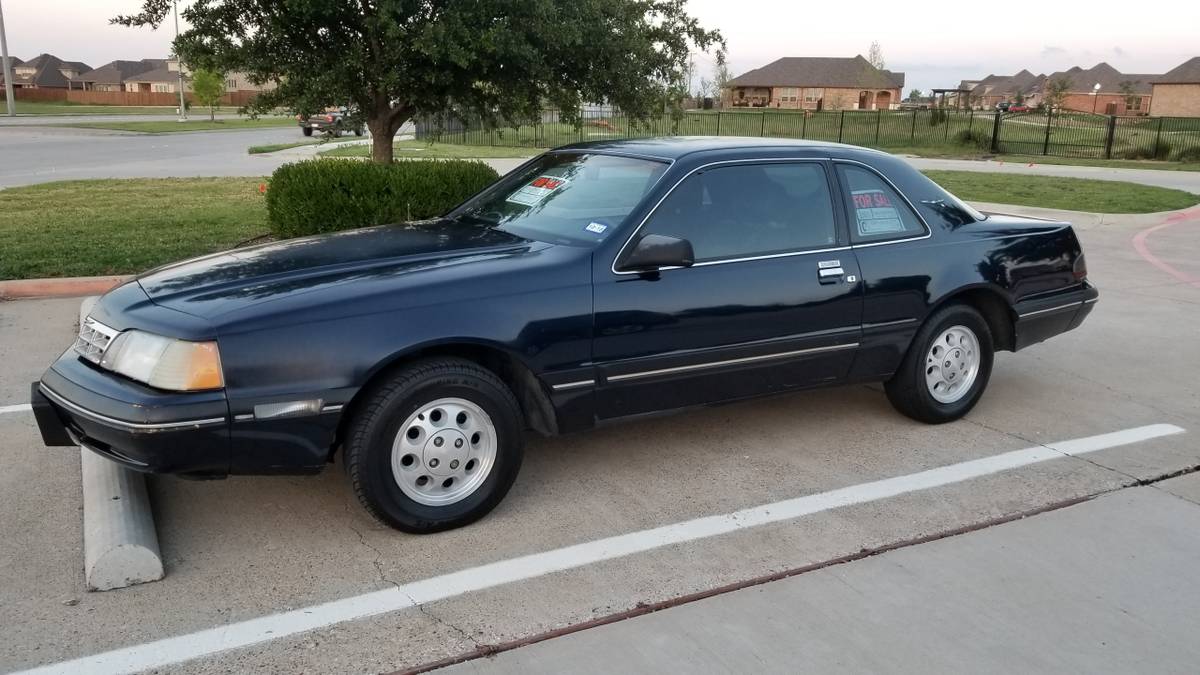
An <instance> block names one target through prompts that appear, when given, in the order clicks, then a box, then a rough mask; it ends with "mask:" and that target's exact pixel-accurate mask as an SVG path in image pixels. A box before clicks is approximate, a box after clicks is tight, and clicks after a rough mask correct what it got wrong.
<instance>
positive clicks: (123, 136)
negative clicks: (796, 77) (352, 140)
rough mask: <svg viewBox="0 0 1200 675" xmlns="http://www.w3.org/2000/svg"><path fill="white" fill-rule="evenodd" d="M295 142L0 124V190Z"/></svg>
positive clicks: (213, 168) (1141, 174) (281, 158)
mask: <svg viewBox="0 0 1200 675" xmlns="http://www.w3.org/2000/svg"><path fill="white" fill-rule="evenodd" d="M142 118H143V117H142V116H139V117H138V119H142ZM0 119H3V118H0ZM17 119H18V120H27V119H29V118H17ZM88 119H89V120H90V119H92V118H91V117H89V118H88ZM301 138H302V137H301V135H300V131H299V129H297V128H292V127H284V128H277V129H254V130H247V131H213V132H203V131H195V132H188V133H179V134H134V133H128V132H115V131H99V130H89V129H71V128H67V127H47V126H42V127H32V126H25V127H17V126H11V125H6V124H4V123H3V122H0V188H3V187H13V186H17V185H31V184H35V183H45V182H49V181H55V180H72V179H81V178H161V177H186V176H262V175H267V174H269V173H271V172H272V171H274V170H275V169H276V168H277V167H279V166H280V165H282V164H284V163H286V162H291V161H296V160H297V159H303V158H305V157H310V156H312V155H313V154H314V153H315V151H316V150H315V149H314V148H297V149H295V150H289V151H284V152H279V153H272V154H270V155H248V154H246V149H247V148H248V147H250V146H251V145H265V144H270V143H286V142H289V141H296V140H300V139H301ZM486 161H487V162H488V163H489V164H491V165H492V166H493V167H494V168H496V170H497V171H499V172H500V173H502V174H503V173H506V172H507V171H509V170H511V169H512V168H514V167H515V166H517V165H518V164H520V163H521V160H519V159H491V160H486ZM909 161H910V162H911V163H912V164H913V165H914V166H916V167H917V168H918V169H956V170H962V171H993V172H1003V173H1015V174H1031V175H1046V176H1066V177H1076V178H1098V179H1103V180H1124V181H1130V182H1134V183H1143V184H1146V185H1157V186H1161V187H1169V188H1176V189H1180V190H1187V191H1189V192H1194V193H1197V194H1200V171H1158V170H1149V169H1108V168H1101V167H1088V166H1061V165H1051V164H1035V165H1034V166H1032V167H1030V166H1028V165H1027V164H1024V163H1012V162H978V161H968V160H945V159H917V158H914V159H910V160H909Z"/></svg>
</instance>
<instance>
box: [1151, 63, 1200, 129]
mask: <svg viewBox="0 0 1200 675" xmlns="http://www.w3.org/2000/svg"><path fill="white" fill-rule="evenodd" d="M1151 86H1152V87H1153V89H1154V96H1153V98H1152V101H1153V105H1152V106H1151V107H1150V112H1151V114H1153V115H1156V116H1159V117H1200V56H1193V57H1192V58H1190V59H1188V60H1187V61H1184V62H1183V63H1181V64H1179V65H1178V66H1176V67H1175V68H1172V69H1171V70H1169V71H1167V73H1166V74H1165V75H1162V76H1160V77H1157V78H1155V79H1154V81H1153V82H1152V83H1151Z"/></svg>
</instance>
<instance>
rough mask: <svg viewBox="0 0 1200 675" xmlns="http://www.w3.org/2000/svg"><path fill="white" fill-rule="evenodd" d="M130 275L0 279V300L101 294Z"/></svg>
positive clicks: (127, 278)
mask: <svg viewBox="0 0 1200 675" xmlns="http://www.w3.org/2000/svg"><path fill="white" fill-rule="evenodd" d="M132 278H133V277H132V276H128V275H119V276H107V277H62V278H58V279H12V280H9V281H0V300H17V299H20V298H71V297H78V296H81V295H102V294H104V293H107V292H108V291H109V290H111V289H113V288H115V287H116V286H120V285H121V284H123V283H125V282H126V281H128V280H130V279H132Z"/></svg>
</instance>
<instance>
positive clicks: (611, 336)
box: [32, 138, 1099, 532]
mask: <svg viewBox="0 0 1200 675" xmlns="http://www.w3.org/2000/svg"><path fill="white" fill-rule="evenodd" d="M1098 297H1099V294H1098V292H1097V290H1096V288H1095V287H1094V286H1093V285H1092V284H1091V282H1090V281H1089V280H1088V269H1087V263H1086V261H1085V259H1084V255H1083V251H1082V250H1081V248H1080V245H1079V240H1078V239H1077V238H1076V236H1075V232H1074V231H1073V230H1072V228H1071V226H1070V224H1068V223H1065V222H1058V221H1052V220H1041V219H1034V218H1022V217H1017V216H1011V215H1002V214H990V215H989V214H983V213H980V212H978V211H976V210H975V209H973V208H971V207H970V206H968V205H966V204H964V203H962V202H961V201H959V200H958V199H956V198H955V197H954V196H953V195H951V194H950V193H948V192H946V191H945V190H943V189H942V188H941V187H939V186H938V185H936V184H935V183H934V182H933V181H931V180H929V179H928V178H926V177H925V176H923V175H922V174H920V173H919V172H918V171H916V170H915V169H914V168H912V167H911V166H910V165H909V164H907V163H906V162H905V161H904V160H902V159H899V158H897V157H893V156H891V155H888V154H885V153H882V152H877V151H874V150H867V149H864V148H856V147H853V146H848V145H839V144H833V143H819V142H814V141H790V140H783V139H772V138H763V139H758V138H753V139H750V138H660V139H643V140H630V141H600V142H593V143H581V144H577V145H570V146H565V147H561V148H558V149H556V150H551V151H550V152H547V153H545V154H543V155H541V156H539V157H535V158H533V159H531V160H530V161H528V162H526V163H525V164H523V165H521V166H520V167H518V168H516V169H514V170H513V171H512V172H510V173H509V174H508V175H506V176H504V177H503V178H501V179H499V180H498V181H497V182H496V183H495V184H493V185H492V186H490V187H489V188H487V189H485V190H483V191H482V192H480V193H479V194H478V195H476V196H474V197H472V198H471V199H469V200H468V201H466V202H465V203H463V204H462V205H460V206H458V207H457V208H454V209H452V210H450V211H449V212H448V213H446V214H445V215H443V216H442V217H440V218H436V219H432V220H425V221H419V222H413V223H400V224H395V225H385V226H380V227H369V228H363V229H358V230H351V231H347V232H338V233H335V234H328V235H323V236H315V237H307V238H303V239H290V240H286V241H275V242H270V243H267V244H263V245H260V246H256V247H252V248H243V249H238V250H236V251H231V252H229V253H217V254H214V255H210V256H206V257H203V258H198V259H195V260H191V261H188V262H183V263H178V264H175V265H169V266H166V267H161V268H159V269H156V270H151V271H149V272H146V273H144V274H142V275H141V276H139V277H137V278H136V279H133V280H131V281H129V282H127V283H125V284H123V285H121V286H119V287H117V288H116V289H114V290H112V291H110V292H109V293H108V294H107V295H105V296H104V297H102V298H101V299H100V301H99V302H98V303H96V306H95V307H94V308H93V309H92V310H91V313H90V315H89V316H88V317H86V320H85V321H84V322H83V326H82V327H81V329H80V332H79V338H78V339H77V340H76V342H75V345H74V347H73V348H71V349H68V350H67V351H66V352H65V353H63V355H62V356H61V357H60V358H59V359H58V360H57V362H55V363H54V364H53V365H51V366H50V368H49V370H47V371H46V373H45V374H44V375H42V377H41V380H40V381H38V382H35V383H33V389H32V404H33V410H34V412H35V414H36V416H37V421H38V425H39V427H40V428H41V432H42V437H43V439H44V441H45V443H46V444H47V445H52V446H53V445H62V446H75V445H79V446H82V447H84V448H87V449H88V450H90V451H92V452H96V453H99V454H101V455H103V456H105V457H107V458H109V459H111V460H112V461H114V462H119V463H121V464H123V465H125V466H128V467H130V468H133V469H137V470H139V471H147V472H158V473H176V474H185V475H192V476H208V477H220V476H225V475H228V474H280V473H285V474H286V473H311V472H316V471H320V470H321V469H322V468H324V467H325V466H326V465H328V463H330V462H332V461H333V459H334V457H335V453H336V455H337V456H340V458H341V461H342V462H343V463H344V465H345V467H346V472H347V473H348V474H349V478H350V483H351V485H352V486H353V490H354V492H355V493H356V494H357V496H358V498H359V500H360V501H361V503H362V505H363V506H364V507H365V508H366V509H367V510H368V511H369V512H371V513H372V514H374V515H375V516H376V517H377V518H379V520H381V521H383V522H384V523H387V524H389V525H391V526H393V527H396V528H398V529H401V530H405V531H408V532H434V531H437V530H444V529H447V528H451V527H458V526H461V525H465V524H467V523H469V522H471V521H473V520H476V519H478V518H480V517H482V516H483V515H484V514H486V513H487V512H488V511H490V510H491V509H492V508H493V507H495V506H496V504H498V503H499V502H500V500H501V499H502V498H503V497H504V495H505V493H506V492H508V489H509V487H511V486H512V484H513V480H514V479H515V478H516V476H517V471H518V469H519V467H520V466H521V458H522V448H523V445H524V441H525V437H526V430H527V429H529V430H533V431H536V432H539V433H542V434H546V435H553V434H562V433H568V432H577V431H583V430H586V429H590V428H592V427H596V426H598V425H602V424H606V423H609V422H612V421H614V420H618V419H621V418H638V417H640V416H643V415H646V414H649V413H657V412H660V411H667V410H676V409H681V408H687V407H691V406H701V405H712V404H718V403H723V402H726V401H730V400H735V399H744V398H751V397H755V396H762V395H766V394H779V393H783V392H788V391H795V390H800V389H807V388H813V387H828V386H833V385H841V384H856V383H858V384H861V383H864V382H882V383H883V390H884V392H885V393H886V395H887V398H888V400H889V401H890V402H891V403H892V405H893V406H894V407H895V408H896V409H897V410H898V411H899V412H900V413H902V414H904V415H907V416H908V417H911V418H913V419H916V420H920V421H921V422H926V423H930V424H939V423H944V422H951V421H953V420H957V419H959V418H961V417H962V416H963V415H965V414H967V412H968V411H969V410H971V408H972V406H974V405H975V403H976V402H977V401H979V399H980V397H981V396H983V393H984V389H985V388H986V387H987V383H988V377H989V376H990V375H991V373H992V366H993V360H992V357H993V355H994V354H995V353H996V352H997V351H1018V350H1021V349H1024V348H1025V347H1028V346H1030V345H1032V344H1034V343H1037V342H1040V341H1042V340H1046V339H1048V338H1051V337H1054V336H1056V335H1058V334H1060V333H1064V332H1066V331H1069V330H1071V329H1073V328H1076V327H1077V326H1079V325H1080V322H1082V321H1083V320H1084V318H1085V317H1087V315H1088V313H1089V312H1090V311H1092V308H1093V307H1094V306H1095V302H1096V300H1097V298H1098ZM1014 363H1015V362H1014V361H1012V360H1010V361H1008V362H1006V364H1007V365H1013V364H1014ZM1014 377H1016V378H1019V377H1020V376H1019V374H1018V375H1011V374H1010V375H1009V379H1010V381H1011V380H1012V378H1014ZM1014 388H1016V389H1019V387H1014V386H1010V387H1009V390H1010V392H1011V391H1012V390H1014ZM864 395H867V394H864ZM1080 395H1086V392H1085V391H1081V392H1080ZM813 400H814V399H811V398H810V399H797V400H795V401H794V403H793V404H794V405H804V404H805V403H806V402H807V403H811V402H812V401H813ZM839 400H840V401H842V402H845V401H848V400H850V399H849V398H842V399H839ZM722 415H723V416H724V417H725V418H727V419H728V420H729V422H728V424H729V425H732V426H737V425H739V424H740V422H739V421H738V416H737V415H735V414H732V413H730V412H725V413H722ZM863 419H864V424H868V423H869V422H868V421H866V420H869V419H870V418H869V416H864V418H863ZM746 431H747V433H750V432H753V431H754V430H746ZM644 445H645V448H644V449H645V452H646V453H648V454H653V453H654V451H655V446H654V439H653V438H646V439H644ZM557 461H564V462H576V463H577V464H578V465H579V466H580V467H582V466H585V465H587V464H588V462H586V461H585V460H584V459H583V458H581V457H577V456H568V457H564V458H561V459H560V460H557ZM591 464H592V465H595V463H594V462H592V463H591ZM655 479H656V478H655V477H648V478H647V480H648V483H647V486H648V487H647V489H651V487H650V486H652V483H653V481H654V480H655ZM713 480H720V476H715V475H714V476H713ZM540 487H544V486H539V485H538V484H537V483H536V481H533V482H531V484H530V485H527V486H526V489H527V490H532V489H539V488H540ZM518 513H520V511H519V510H513V511H510V512H509V513H508V517H510V518H513V517H517V516H516V515H515V514H518ZM530 525H531V526H532V525H534V523H530Z"/></svg>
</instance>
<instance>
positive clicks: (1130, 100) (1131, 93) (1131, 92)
mask: <svg viewBox="0 0 1200 675" xmlns="http://www.w3.org/2000/svg"><path fill="white" fill-rule="evenodd" d="M1117 87H1118V89H1119V90H1120V91H1121V96H1123V97H1125V110H1127V111H1128V110H1131V109H1133V106H1134V104H1135V103H1137V100H1138V95H1137V89H1136V88H1135V85H1134V84H1133V80H1122V81H1121V83H1120V84H1119V85H1117Z"/></svg>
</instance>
